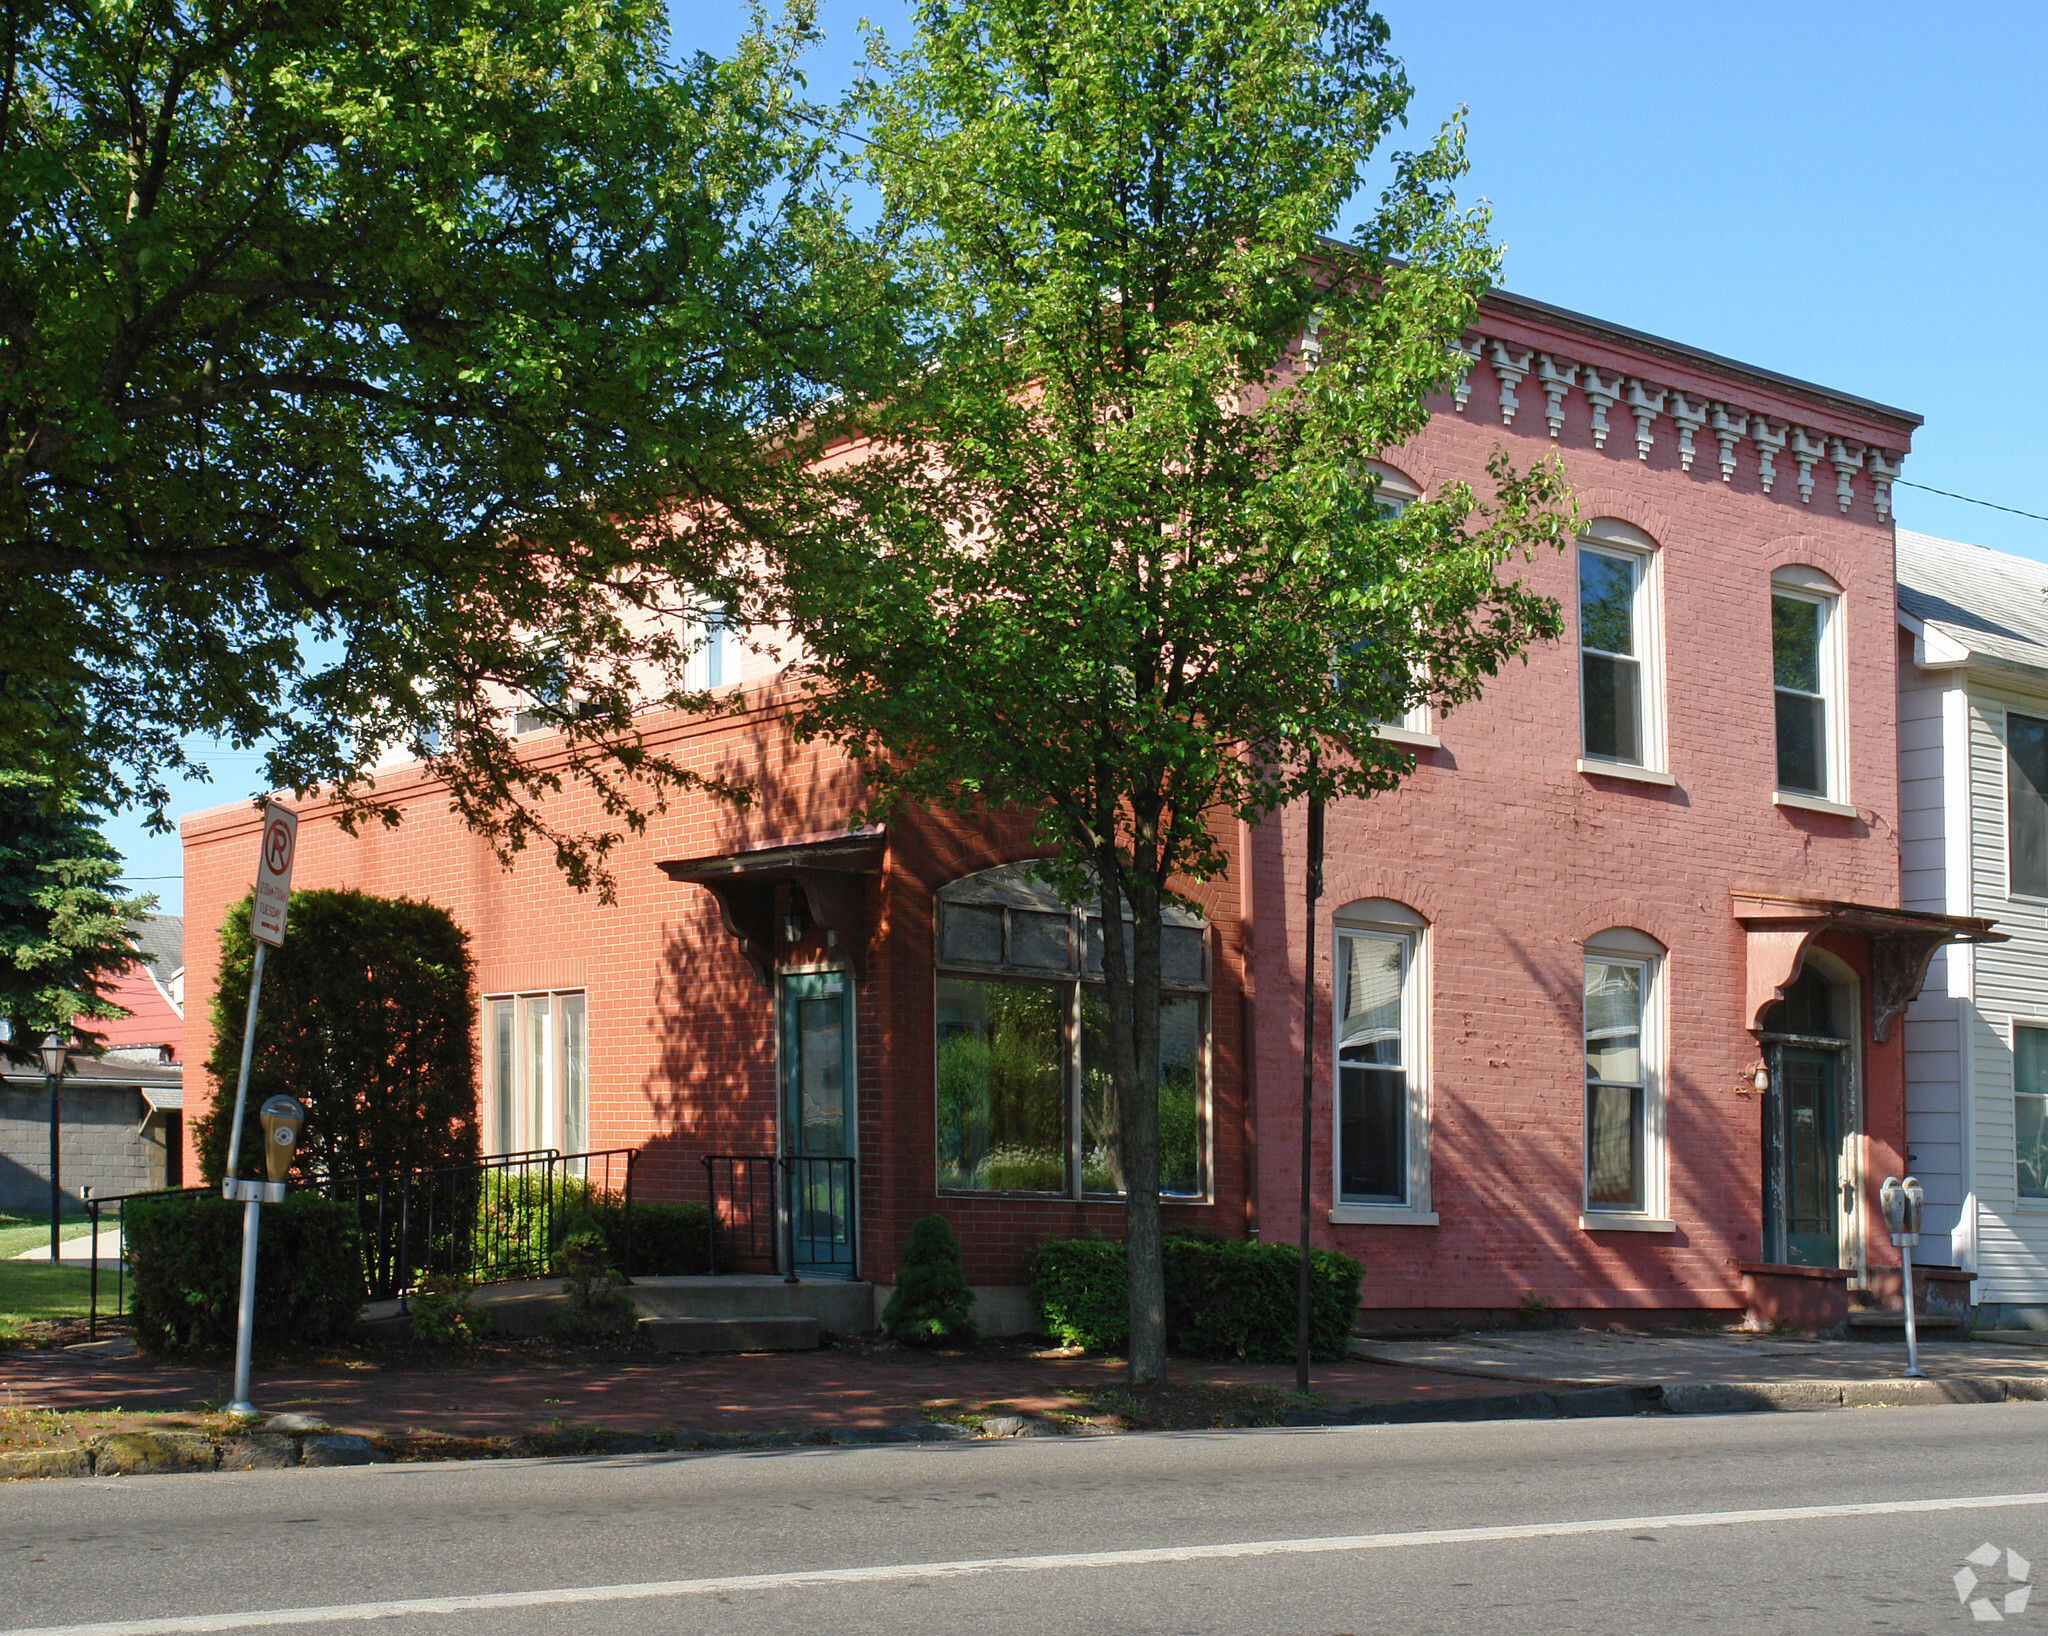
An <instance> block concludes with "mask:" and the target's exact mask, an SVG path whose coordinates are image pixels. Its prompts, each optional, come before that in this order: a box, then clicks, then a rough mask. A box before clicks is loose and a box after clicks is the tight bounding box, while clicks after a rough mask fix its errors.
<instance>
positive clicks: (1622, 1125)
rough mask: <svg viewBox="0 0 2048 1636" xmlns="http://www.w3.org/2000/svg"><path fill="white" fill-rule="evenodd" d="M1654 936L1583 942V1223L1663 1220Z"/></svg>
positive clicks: (1624, 934)
mask: <svg viewBox="0 0 2048 1636" xmlns="http://www.w3.org/2000/svg"><path fill="white" fill-rule="evenodd" d="M1655 947H1656V945H1655V943H1654V942H1653V941H1652V940H1651V939H1650V938H1648V937H1645V936H1644V935H1643V934H1642V933H1640V932H1630V931H1626V930H1624V929H1622V928H1616V929H1615V930H1614V931H1611V932H1608V933H1604V934H1602V936H1601V938H1600V939H1598V940H1595V941H1592V942H1589V943H1588V944H1587V947H1586V957H1585V1005H1584V1013H1583V1034H1584V1060H1585V1075H1586V1091H1585V1095H1586V1103H1585V1215H1584V1217H1583V1224H1584V1225H1585V1226H1587V1227H1589V1228H1600V1227H1614V1226H1652V1227H1664V1226H1668V1223H1666V1222H1664V1221H1663V1219H1662V1217H1663V1214H1664V1209H1663V1200H1664V1168H1665V1167H1664V1152H1663V1145H1664V1136H1663V1132H1664V1109H1663V1096H1662V1074H1661V1071H1660V1066H1659V1062H1658V1055H1659V1034H1660V1030H1659V1026H1658V1005H1657V998H1658V997H1657V980H1658V974H1659V971H1660V970H1661V966H1662V962H1661V960H1659V959H1658V957H1657V956H1656V954H1653V953H1651V952H1650V951H1651V950H1653V949H1654V948H1655Z"/></svg>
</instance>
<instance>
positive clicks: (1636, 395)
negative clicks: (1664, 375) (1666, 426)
mask: <svg viewBox="0 0 2048 1636" xmlns="http://www.w3.org/2000/svg"><path fill="white" fill-rule="evenodd" d="M1621 389H1622V391H1624V392H1626V393H1627V394H1628V407H1629V413H1630V414H1632V415H1634V416H1635V417H1636V458H1637V459H1638V460H1648V459H1649V458H1650V446H1651V445H1652V444H1653V443H1655V442H1656V441H1657V440H1656V439H1655V438H1654V437H1652V436H1651V435H1650V428H1651V426H1652V425H1654V424H1655V423H1656V420H1657V417H1658V416H1659V415H1661V414H1663V413H1664V388H1663V387H1661V386H1645V385H1643V383H1642V382H1641V381H1633V380H1631V381H1623V382H1622V383H1621Z"/></svg>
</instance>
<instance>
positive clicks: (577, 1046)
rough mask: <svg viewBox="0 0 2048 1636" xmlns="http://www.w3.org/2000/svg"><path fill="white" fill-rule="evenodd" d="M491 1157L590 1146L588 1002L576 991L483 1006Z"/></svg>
mask: <svg viewBox="0 0 2048 1636" xmlns="http://www.w3.org/2000/svg"><path fill="white" fill-rule="evenodd" d="M484 1018H485V1030H486V1033H485V1039H486V1044H485V1078H486V1081H487V1085H486V1089H485V1106H486V1107H488V1108H489V1109H490V1128H489V1131H488V1133H487V1136H488V1141H489V1143H490V1150H491V1151H492V1152H493V1153H531V1152H536V1151H538V1150H540V1149H543V1148H554V1149H555V1150H556V1151H558V1152H561V1153H584V1152H587V1151H588V1150H589V1147H590V1025H589V1004H588V1000H587V998H586V996H585V995H584V994H583V993H582V992H581V991H569V992H565V993H553V994H509V995H504V996H501V997H498V998H491V999H486V1000H485V1001H484Z"/></svg>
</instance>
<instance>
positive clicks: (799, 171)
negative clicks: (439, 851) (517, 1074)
mask: <svg viewBox="0 0 2048 1636" xmlns="http://www.w3.org/2000/svg"><path fill="white" fill-rule="evenodd" d="M807 4H808V0H795V5H796V9H795V10H793V11H792V13H791V14H790V15H789V16H788V17H787V18H786V19H784V20H783V21H782V22H781V23H779V24H775V25H772V26H771V25H769V24H767V23H766V22H762V21H759V20H757V26H756V28H755V29H754V31H753V32H752V34H751V35H750V36H749V38H748V39H747V40H746V42H745V43H744V44H743V46H742V47H741V48H740V50H739V51H738V52H737V53H736V54H735V55H734V56H733V58H732V59H731V60H729V61H713V60H712V59H710V58H708V57H704V56H699V57H696V58H694V59H693V60H691V61H688V62H686V63H683V64H681V65H680V66H677V65H672V64H670V63H668V62H667V61H665V60H664V57H663V52H664V49H665V37H664V30H665V24H664V12H663V8H662V6H661V5H660V3H659V0H531V3H526V0H303V3H299V4H293V5H289V6H287V5H281V4H278V3H277V0H208V3H207V4H204V5H201V4H197V3H195V0H135V3H132V4H129V3H123V4H112V3H108V0H10V3H9V4H8V6H7V7H6V28H5V30H4V31H0V64H4V69H5V73H4V76H0V451H4V452H0V577H4V579H5V581H6V583H7V587H8V589H7V600H6V610H5V617H4V618H0V746H5V747H6V748H5V750H4V751H0V761H6V762H9V763H12V764H22V762H21V760H20V758H23V757H26V756H29V755H40V756H43V757H45V758H47V759H49V761H50V762H51V770H52V771H54V772H55V774H56V775H57V776H58V777H59V778H60V779H63V780H66V781H69V782H71V783H73V784H74V785H76V786H77V787H80V788H90V789H95V790H105V791H107V792H108V793H109V797H110V799H111V800H113V801H114V802H115V803H116V804H119V803H121V802H123V801H126V800H128V799H131V798H139V799H141V800H143V801H144V802H146V803H148V804H150V805H152V806H153V808H154V810H155V812H156V813H157V815H158V817H159V818H160V817H161V815H162V811H163V807H164V804H165V802H166V800H167V795H166V791H165V785H164V778H165V774H166V772H167V771H168V770H170V769H174V768H177V767H180V766H185V765H189V763H188V762H187V759H186V751H185V749H184V740H185V738H186V736H187V735H192V734H201V735H207V736H211V737H215V738H220V739H225V740H228V741H231V742H232V743H234V744H235V745H237V746H248V745H258V744H262V745H266V746H267V747H268V748H269V756H268V764H267V767H266V776H267V778H268V780H269V787H272V788H290V789H293V790H297V791H304V790H306V789H307V788H309V787H310V786H312V785H314V784H316V783H318V784H323V785H325V786H327V787H328V788H329V789H330V790H332V791H334V792H336V793H339V794H340V795H341V796H343V797H344V798H345V799H347V800H348V801H349V802H351V803H352V811H353V812H354V813H355V815H356V816H357V817H358V818H360V817H362V816H364V815H366V814H367V813H369V812H370V811H372V810H377V809H376V807H375V794H374V790H373V789H372V788H371V786H370V784H369V781H368V777H367V772H366V769H367V768H369V767H370V766H372V765H374V764H375V762H376V761H377V760H378V759H379V758H380V756H385V755H387V754H388V753H389V752H392V751H394V750H395V751H398V752H400V753H405V752H411V753H414V754H419V755H423V756H425V757H426V758H427V759H428V760H430V761H431V762H432V763H433V764H434V767H435V769H436V771H438V772H439V773H441V774H442V775H443V776H444V777H445V778H446V779H447V781H448V788H449V790H450V794H451V797H452V799H453V801H454V803H455V805H456V806H457V807H458V809H459V810H460V811H461V812H462V813H463V814H464V816H465V817H466V818H467V819H468V820H469V821H470V822H471V823H472V824H474V825H475V826H476V827H477V828H478V829H480V830H481V831H482V832H483V833H485V834H486V835H488V836H490V837H491V838H492V840H493V841H494V842H496V843H497V844H498V845H499V847H500V848H501V850H503V851H506V852H509V851H511V850H515V849H517V848H518V847H520V846H522V845H524V844H526V843H527V842H528V841H529V840H530V839H534V838H541V839H545V840H547V841H550V842H552V843H553V844H554V845H555V846H556V848H557V850H558V852H559V854H560V857H561V861H562V862H563V863H564V864H565V865H566V866H567V867H568V868H569V870H570V872H571V874H572V876H574V877H575V878H576V879H578V881H579V882H581V881H583V880H586V879H588V878H589V876H590V871H591V869H592V866H593V862H594V861H595V862H600V863H601V860H602V857H603V854H604V852H605V849H606V848H607V846H608V845H609V844H610V843H611V842H612V841H613V840H614V839H616V837H617V833H618V827H619V826H620V825H621V824H631V823H633V822H635V821H637V819H638V817H639V809H640V807H641V806H642V805H644V802H645V797H646V791H647V789H648V788H650V787H651V788H652V789H654V790H655V791H656V792H658V791H659V789H660V788H662V787H663V786H664V785H666V784H672V783H690V782H694V781H695V780H694V778H693V776H692V775H691V774H690V773H689V772H688V771H687V769H684V768H682V767H680V766H678V765H675V764H672V763H670V762H668V761H666V760H665V759H664V758H663V757H661V756H660V755H658V754H656V753H654V752H653V751H651V750H649V749H648V748H647V746H646V745H645V744H644V743H642V741H641V740H640V738H639V737H638V735H637V734H636V732H635V729H634V714H635V708H636V706H639V707H644V706H645V705H646V704H648V703H650V702H653V701H657V700H660V699H663V698H666V697H673V696H675V695H676V694H677V693H678V692H679V690H680V688H681V677H682V666H683V663H684V660H685V658H686V650H687V648H688V646H689V642H690V637H689V635H688V632H687V630H686V628H685V626H684V624H683V622H682V618H681V615H682V613H683V609H684V603H685V599H686V597H687V596H688V595H689V594H690V593H691V590H692V588H693V587H694V588H695V589H696V590H697V591H698V592H701V593H702V594H704V595H706V596H711V595H716V594H719V583H720V579H721V575H722V573H723V570H724V567H725V564H723V563H722V562H721V561H720V560H718V558H717V555H716V551H717V544H716V542H714V541H710V540H708V539H703V538H699V537H698V536H695V535H693V534H691V533H690V532H689V531H687V530H679V529H677V528H676V527H674V526H672V522H671V519H672V517H673V516H674V514H675V507H676V505H677V503H678V502H679V501H681V502H689V501H691V500H705V499H711V500H715V501H717V502H718V503H719V505H721V506H725V507H731V506H738V507H742V508H743V507H744V506H745V504H746V499H747V495H748V493H749V491H750V484H752V483H753V482H755V481H756V480H757V479H758V475H759V469H760V467H761V466H762V446H761V443H760V440H759V437H758V432H759V429H760V428H761V427H762V426H764V425H766V424H768V423H771V422H777V421H780V422H788V421H789V420H790V418H791V417H793V416H798V415H800V414H801V413H802V411H803V409H804V408H805V406H806V405H807V404H808V403H810V402H811V401H812V400H813V399H814V398H815V396H816V395H817V393H819V392H820V391H822V390H824V389H825V388H826V386H827V385H828V384H829V378H830V375H831V370H832V361H831V360H832V354H831V353H830V352H828V350H827V343H828V341H829V340H830V339H831V337H832V335H833V334H834V333H835V332H837V331H839V330H841V329H846V330H849V331H850V330H855V329H858V327H859V325H860V323H861V321H862V320H861V317H860V315H861V314H862V313H863V312H865V311H869V310H871V309H875V308H876V303H875V299H874V296H875V289H876V286H875V284H874V280H873V279H872V277H871V275H870V273H869V271H868V269H867V268H866V267H865V266H864V264H863V263H862V261H861V259H860V257H859V256H857V255H855V254H853V253H852V251H851V250H850V249H849V248H848V245H849V241H848V240H847V239H846V238H845V237H844V235H843V234H841V233H840V231H839V226H838V223H839V208H838V205H837V204H836V203H835V202H834V200H833V198H832V196H831V193H830V190H829V188H827V187H824V186H822V185H820V179H819V177H818V175H817V173H816V171H815V170H814V166H813V155H814V150H815V147H816V143H817V140H818V137H817V133H816V132H815V131H814V130H809V129H808V127H807V126H806V125H805V123H804V121H805V120H806V119H807V118H809V117H810V116H811V114H812V113H813V111H812V110H809V109H806V108H804V107H802V106H801V105H799V104H798V103H797V102H796V101H794V100H793V94H794V88H795V87H797V86H798V85H799V84H800V79H799V77H798V75H797V73H796V70H795V67H794V63H795V59H796V57H797V55H798V54H799V53H800V51H801V50H802V48H803V46H804V44H805V42H806V41H807V40H808V39H809V38H810V37H811V33H812V30H811V25H810V22H809V18H808V11H807ZM807 133H808V134H807ZM828 317H829V320H830V322H829V323H828V322H827V321H826V320H827V318H828ZM860 352H861V349H859V348H855V349H850V351H849V355H856V354H859V353H860ZM514 712H523V713H524V715H525V717H526V721H525V723H524V725H532V724H536V723H537V724H541V725H547V726H552V727H555V728H558V729H559V730H561V731H562V732H563V733H564V735H565V738H566V749H565V751H564V753H562V754H559V755H554V756H550V757H549V758H548V759H547V760H546V761H545V762H544V763H535V762H534V761H532V760H531V758H521V757H520V756H518V755H516V754H515V753H514V749H513V746H512V744H511V742H510V737H511V735H510V729H511V726H512V721H511V718H512V715H513V714H514ZM565 780H581V781H584V782H586V783H587V784H588V785H590V786H591V787H593V788H594V789H596V790H597V791H598V793H599V795H600V796H601V798H602V806H601V808H600V811H601V812H602V814H603V816H602V817H601V818H600V819H599V821H598V822H597V824H595V825H594V826H591V827H589V828H588V829H585V830H577V831H569V830H565V829H562V828H559V827H556V826H555V825H554V823H553V821H552V820H550V819H548V818H547V817H546V816H545V814H544V808H545V800H544V798H545V796H546V795H547V794H548V793H549V792H550V791H552V790H554V789H557V788H559V787H560V786H561V785H562V784H563V782H564V781H565ZM636 785H637V786H638V788H636ZM385 816H386V817H387V818H388V817H389V814H388V812H387V813H386V814H385Z"/></svg>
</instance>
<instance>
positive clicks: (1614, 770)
mask: <svg viewBox="0 0 2048 1636" xmlns="http://www.w3.org/2000/svg"><path fill="white" fill-rule="evenodd" d="M1579 771H1580V772H1582V773H1591V774H1593V776H1594V777H1596V778H1625V779H1627V780H1629V782H1631V783H1634V784H1657V785H1661V786H1662V787H1663V788H1665V789H1667V790H1673V789H1676V788H1678V780H1677V779H1675V778H1673V777H1672V776H1671V775H1670V774H1669V773H1660V772H1658V771H1657V770H1656V768H1654V767H1634V766H1631V765H1629V763H1627V762H1625V761H1587V760H1584V759H1581V760H1580V762H1579Z"/></svg>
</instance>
